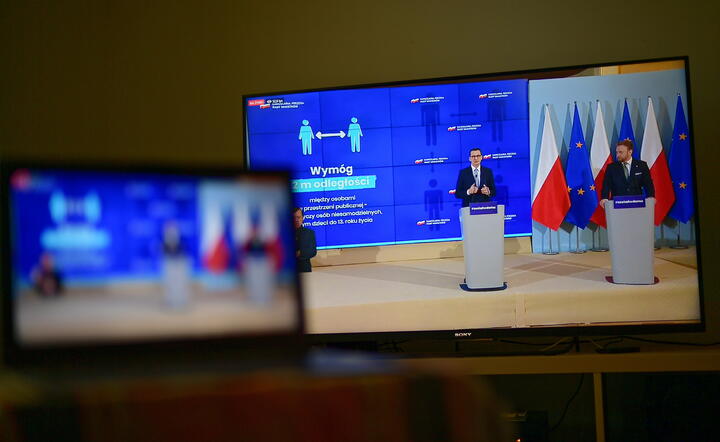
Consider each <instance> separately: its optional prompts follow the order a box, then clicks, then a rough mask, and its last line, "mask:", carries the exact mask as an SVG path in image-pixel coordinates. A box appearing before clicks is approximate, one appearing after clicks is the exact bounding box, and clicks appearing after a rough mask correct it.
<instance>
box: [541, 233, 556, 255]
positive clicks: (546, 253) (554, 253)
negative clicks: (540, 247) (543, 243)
mask: <svg viewBox="0 0 720 442" xmlns="http://www.w3.org/2000/svg"><path fill="white" fill-rule="evenodd" d="M548 230H550V229H548ZM548 237H549V238H550V250H549V251H547V252H543V255H557V254H558V252H553V248H552V231H550V234H549V235H548Z"/></svg>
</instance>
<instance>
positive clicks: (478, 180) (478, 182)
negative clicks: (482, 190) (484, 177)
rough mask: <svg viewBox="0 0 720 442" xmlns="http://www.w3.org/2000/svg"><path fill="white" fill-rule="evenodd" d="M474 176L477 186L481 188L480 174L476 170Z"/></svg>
mask: <svg viewBox="0 0 720 442" xmlns="http://www.w3.org/2000/svg"><path fill="white" fill-rule="evenodd" d="M473 174H474V175H475V185H476V186H478V187H480V172H479V171H478V170H477V169H474V172H473Z"/></svg>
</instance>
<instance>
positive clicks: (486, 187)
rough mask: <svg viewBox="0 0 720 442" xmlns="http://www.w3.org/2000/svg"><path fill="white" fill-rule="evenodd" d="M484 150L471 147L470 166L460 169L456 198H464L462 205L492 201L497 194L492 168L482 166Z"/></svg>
mask: <svg viewBox="0 0 720 442" xmlns="http://www.w3.org/2000/svg"><path fill="white" fill-rule="evenodd" d="M481 162H482V151H481V150H480V149H479V148H477V147H476V148H473V149H470V167H466V168H464V169H461V170H460V173H459V174H458V179H457V184H456V185H455V198H460V199H461V200H462V206H463V207H467V206H469V205H470V203H479V202H486V201H490V198H491V197H493V196H495V179H494V178H493V173H492V170H490V169H488V168H487V167H484V166H481V165H480V163H481Z"/></svg>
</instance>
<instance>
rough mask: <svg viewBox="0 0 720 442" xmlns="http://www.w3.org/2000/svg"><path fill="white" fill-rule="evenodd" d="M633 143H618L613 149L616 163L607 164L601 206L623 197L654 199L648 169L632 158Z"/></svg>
mask: <svg viewBox="0 0 720 442" xmlns="http://www.w3.org/2000/svg"><path fill="white" fill-rule="evenodd" d="M632 152H633V143H632V141H630V140H622V141H619V142H618V144H617V146H616V147H615V155H616V157H617V161H615V162H614V163H611V164H608V166H607V170H606V171H605V179H604V180H603V188H602V200H601V201H600V204H601V205H603V206H604V205H605V202H606V201H607V200H608V199H612V198H614V197H616V196H623V195H642V193H643V191H644V192H645V197H647V198H654V197H655V187H654V186H653V182H652V177H650V169H649V168H648V165H647V163H646V162H645V161H642V160H638V159H634V158H633V157H632Z"/></svg>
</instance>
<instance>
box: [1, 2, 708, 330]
mask: <svg viewBox="0 0 720 442" xmlns="http://www.w3.org/2000/svg"><path fill="white" fill-rule="evenodd" d="M635 3H645V2H627V1H615V0H612V1H606V2H602V3H597V2H590V3H583V2H576V1H572V2H571V1H561V2H552V1H542V2H540V1H538V2H503V1H496V2H483V1H477V0H468V1H448V2H437V1H374V0H371V1H365V2H332V1H313V2H298V1H292V2H290V1H266V2H262V1H252V2H251V1H235V0H222V1H221V0H218V1H211V2H200V1H157V2H148V1H132V0H128V1H105V2H102V1H87V2H56V1H36V2H19V1H18V2H14V3H12V2H7V1H6V2H2V4H1V5H0V88H2V89H1V92H0V154H1V155H2V156H3V157H7V156H30V157H35V158H48V159H52V158H93V159H123V160H133V161H153V162H171V163H180V164H187V165H188V166H189V167H192V166H193V165H196V164H200V163H204V164H228V163H229V164H238V165H240V164H242V156H243V153H242V129H243V126H242V121H243V118H242V102H241V97H242V95H243V94H244V93H252V92H266V91H277V90H288V89H306V88H316V87H327V86H336V85H348V84H358V83H372V82H385V81H394V80H407V79H414V78H429V77H438V76H452V75H463V74H474V73H486V72H498V71H508V70H518V69H530V68H542V67H554V66H566V65H575V64H585V63H598V62H612V61H623V60H636V59H645V58H654V57H665V56H675V55H689V56H690V66H691V87H692V103H691V105H692V112H693V121H692V124H693V126H694V131H695V132H694V134H695V148H696V153H697V157H698V164H697V168H698V188H699V189H700V191H701V192H704V193H703V194H702V195H701V200H700V211H701V222H702V226H701V227H703V230H702V235H701V243H702V244H703V246H705V247H704V249H705V252H707V253H706V254H705V256H704V257H703V263H702V264H703V267H704V268H705V270H706V278H705V288H706V311H707V313H708V314H709V316H710V323H709V327H710V330H711V335H712V336H707V337H706V338H707V339H715V340H717V337H718V336H719V335H720V314H718V313H717V312H720V308H719V307H720V302H718V300H717V297H716V295H715V293H716V292H717V291H718V288H719V287H720V284H719V283H720V276H718V274H717V272H715V273H714V274H712V273H710V272H708V271H707V270H711V269H712V268H713V266H717V263H718V257H720V255H719V253H720V252H718V250H719V249H720V240H719V236H718V232H717V230H715V226H717V225H719V224H720V214H719V211H718V209H717V206H716V205H715V200H716V198H715V191H714V188H713V187H714V178H715V177H714V174H716V173H717V172H718V166H717V164H718V160H720V155H719V154H718V148H717V142H718V140H720V130H719V127H720V125H718V124H717V111H716V109H717V107H718V106H720V93H719V91H718V86H717V82H718V70H719V69H720V63H719V60H718V59H719V58H720V55H719V54H720V51H719V50H718V42H720V38H719V37H720V27H718V26H717V23H716V21H715V20H716V14H714V8H713V6H712V2H701V1H688V2H674V1H664V0H663V1H655V2H648V3H647V4H635ZM684 338H688V339H689V338H691V337H684Z"/></svg>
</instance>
